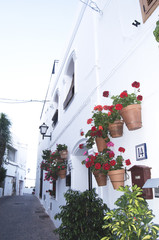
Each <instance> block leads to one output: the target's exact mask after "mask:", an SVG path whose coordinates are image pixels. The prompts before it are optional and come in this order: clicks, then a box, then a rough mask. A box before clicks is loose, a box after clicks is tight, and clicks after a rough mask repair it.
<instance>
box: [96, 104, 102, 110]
mask: <svg viewBox="0 0 159 240" xmlns="http://www.w3.org/2000/svg"><path fill="white" fill-rule="evenodd" d="M94 110H98V111H102V110H103V107H102V105H97V106H95V107H94Z"/></svg>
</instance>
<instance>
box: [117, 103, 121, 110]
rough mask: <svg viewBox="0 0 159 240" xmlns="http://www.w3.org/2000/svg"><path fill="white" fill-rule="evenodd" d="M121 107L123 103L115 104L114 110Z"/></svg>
mask: <svg viewBox="0 0 159 240" xmlns="http://www.w3.org/2000/svg"><path fill="white" fill-rule="evenodd" d="M122 108H123V105H122V104H120V103H119V104H116V106H115V109H116V110H121V109H122Z"/></svg>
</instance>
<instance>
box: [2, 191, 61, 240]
mask: <svg viewBox="0 0 159 240" xmlns="http://www.w3.org/2000/svg"><path fill="white" fill-rule="evenodd" d="M53 229H55V227H54V225H53V223H52V221H51V220H50V218H49V216H48V215H47V214H46V213H45V210H44V208H43V207H42V205H41V204H40V202H39V200H38V199H37V198H36V197H35V196H34V195H30V194H26V195H23V196H8V197H2V198H0V240H58V239H59V238H58V237H57V236H56V235H55V234H54V233H53Z"/></svg>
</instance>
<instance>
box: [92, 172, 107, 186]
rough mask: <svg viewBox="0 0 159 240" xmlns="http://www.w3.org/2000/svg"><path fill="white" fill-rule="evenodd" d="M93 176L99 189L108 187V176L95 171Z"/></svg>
mask: <svg viewBox="0 0 159 240" xmlns="http://www.w3.org/2000/svg"><path fill="white" fill-rule="evenodd" d="M93 175H94V177H95V179H96V182H97V184H98V186H99V187H101V186H106V185H107V175H106V174H104V173H101V172H100V171H94V172H93Z"/></svg>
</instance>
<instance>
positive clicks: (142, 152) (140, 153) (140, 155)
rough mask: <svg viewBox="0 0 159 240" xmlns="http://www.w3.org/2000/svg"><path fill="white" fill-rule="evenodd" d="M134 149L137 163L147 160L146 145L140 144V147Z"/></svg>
mask: <svg viewBox="0 0 159 240" xmlns="http://www.w3.org/2000/svg"><path fill="white" fill-rule="evenodd" d="M135 148H136V160H137V161H140V160H144V159H147V147H146V143H142V144H140V145H137V146H136V147H135Z"/></svg>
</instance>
